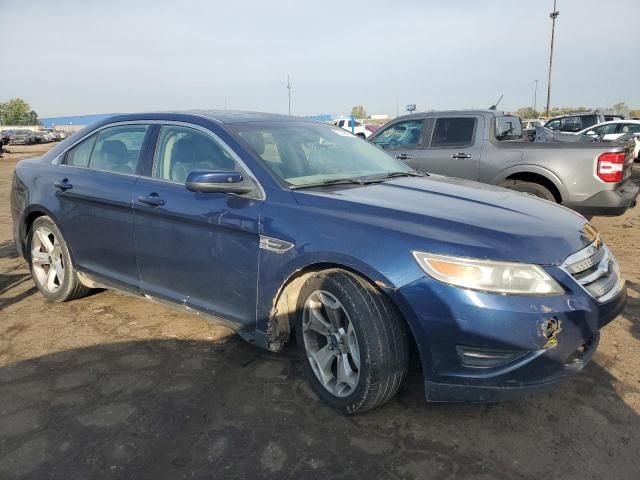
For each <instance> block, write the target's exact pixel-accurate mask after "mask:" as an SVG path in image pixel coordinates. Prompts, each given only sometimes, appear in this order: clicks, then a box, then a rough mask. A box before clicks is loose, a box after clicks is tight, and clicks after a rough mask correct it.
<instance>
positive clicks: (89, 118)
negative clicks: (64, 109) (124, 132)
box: [40, 113, 118, 132]
mask: <svg viewBox="0 0 640 480" xmlns="http://www.w3.org/2000/svg"><path fill="white" fill-rule="evenodd" d="M113 115H118V114H117V113H101V114H97V115H76V116H71V117H48V118H41V119H40V122H42V125H44V127H45V128H55V129H58V130H65V131H72V132H75V131H76V130H80V129H81V128H83V127H86V126H87V125H91V124H92V123H95V122H98V121H100V120H102V119H105V118H107V117H111V116H113Z"/></svg>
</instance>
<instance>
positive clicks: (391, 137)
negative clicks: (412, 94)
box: [373, 120, 424, 148]
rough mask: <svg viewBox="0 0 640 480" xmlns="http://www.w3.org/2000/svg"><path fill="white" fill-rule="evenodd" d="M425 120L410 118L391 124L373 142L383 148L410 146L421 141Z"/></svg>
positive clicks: (414, 145)
mask: <svg viewBox="0 0 640 480" xmlns="http://www.w3.org/2000/svg"><path fill="white" fill-rule="evenodd" d="M423 131H424V120H408V121H405V122H399V123H396V124H394V125H391V126H390V127H389V128H387V129H386V130H383V131H382V132H381V133H380V134H378V135H377V136H376V138H375V139H374V140H373V143H375V144H376V145H378V146H380V147H382V148H395V147H402V148H410V147H417V146H418V145H419V144H420V143H421V139H422V134H423Z"/></svg>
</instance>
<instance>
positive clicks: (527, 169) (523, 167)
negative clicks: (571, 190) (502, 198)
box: [489, 163, 568, 198]
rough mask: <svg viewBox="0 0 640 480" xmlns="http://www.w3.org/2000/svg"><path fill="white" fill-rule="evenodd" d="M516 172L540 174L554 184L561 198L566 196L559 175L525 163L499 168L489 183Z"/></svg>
mask: <svg viewBox="0 0 640 480" xmlns="http://www.w3.org/2000/svg"><path fill="white" fill-rule="evenodd" d="M517 173H535V174H537V175H541V176H543V177H545V178H546V179H547V180H549V181H550V182H551V183H553V184H554V185H555V187H556V188H557V189H558V191H559V192H560V195H561V196H562V198H566V197H567V196H568V192H567V188H566V187H565V185H564V183H563V182H562V180H561V179H560V177H558V176H557V175H556V174H555V173H553V172H552V171H551V170H549V169H548V168H544V167H541V166H539V165H532V164H527V163H525V164H520V165H514V166H512V167H509V168H505V169H504V170H501V171H500V172H499V173H498V174H497V175H496V176H495V177H493V178H492V179H491V181H490V182H489V183H492V184H493V185H500V184H501V183H502V182H503V181H504V180H505V179H507V178H508V177H510V176H512V175H515V174H517Z"/></svg>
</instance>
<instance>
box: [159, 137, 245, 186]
mask: <svg viewBox="0 0 640 480" xmlns="http://www.w3.org/2000/svg"><path fill="white" fill-rule="evenodd" d="M235 169H236V162H235V161H234V160H233V158H232V157H231V155H229V154H228V153H227V152H226V151H225V150H224V149H223V148H222V147H221V146H220V145H218V143H217V142H216V141H215V140H213V139H212V138H211V137H210V136H208V135H206V134H204V133H202V132H200V131H199V130H196V129H194V128H189V127H177V126H170V125H165V126H163V127H162V130H161V131H160V136H159V137H158V143H157V145H156V153H155V158H154V161H153V176H154V177H155V178H161V179H163V180H169V181H172V182H178V183H184V182H185V180H186V179H187V176H188V175H189V173H191V172H192V171H194V170H235Z"/></svg>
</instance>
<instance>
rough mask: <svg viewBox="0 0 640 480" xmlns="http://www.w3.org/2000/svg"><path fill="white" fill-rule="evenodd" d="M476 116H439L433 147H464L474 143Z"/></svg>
mask: <svg viewBox="0 0 640 480" xmlns="http://www.w3.org/2000/svg"><path fill="white" fill-rule="evenodd" d="M475 128H476V119H475V118H469V117H465V118H439V119H437V120H436V124H435V126H434V128H433V137H432V138H431V146H432V147H464V146H467V145H471V144H472V143H473V134H474V132H475Z"/></svg>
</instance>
